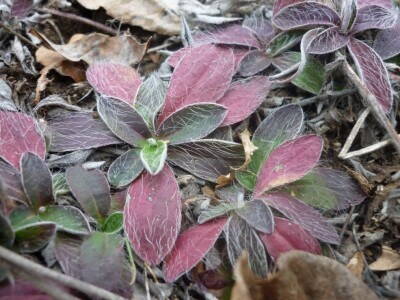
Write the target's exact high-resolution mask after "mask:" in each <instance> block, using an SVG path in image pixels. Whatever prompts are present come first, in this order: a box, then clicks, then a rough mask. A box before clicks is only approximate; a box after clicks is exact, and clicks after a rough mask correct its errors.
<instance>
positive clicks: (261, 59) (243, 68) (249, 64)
mask: <svg viewBox="0 0 400 300" xmlns="http://www.w3.org/2000/svg"><path fill="white" fill-rule="evenodd" d="M270 65H271V58H269V57H268V56H267V55H266V54H265V52H264V51H261V50H252V51H249V52H248V53H247V54H246V56H244V57H243V59H242V60H241V62H240V66H239V73H240V75H241V76H244V77H248V76H253V75H255V74H257V73H259V72H261V71H263V70H265V69H266V68H268V67H269V66H270Z"/></svg>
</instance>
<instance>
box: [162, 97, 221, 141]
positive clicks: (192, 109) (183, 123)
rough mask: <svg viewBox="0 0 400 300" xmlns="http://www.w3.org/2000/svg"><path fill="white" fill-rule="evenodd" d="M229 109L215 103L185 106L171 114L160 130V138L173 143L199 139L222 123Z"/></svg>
mask: <svg viewBox="0 0 400 300" xmlns="http://www.w3.org/2000/svg"><path fill="white" fill-rule="evenodd" d="M226 116H227V109H226V108H225V107H224V106H222V105H217V104H214V103H200V104H193V105H188V106H185V107H183V108H181V109H179V110H177V111H175V112H174V113H173V114H172V115H170V116H169V117H168V118H167V119H166V120H165V121H164V122H163V123H162V124H161V125H160V128H159V130H158V136H159V138H161V139H163V140H166V141H169V144H171V145H177V144H184V143H189V142H193V141H196V140H199V139H201V138H203V137H205V136H207V135H208V134H210V133H211V132H213V131H214V130H215V129H217V127H218V126H220V125H221V123H222V122H223V121H224V119H225V117H226Z"/></svg>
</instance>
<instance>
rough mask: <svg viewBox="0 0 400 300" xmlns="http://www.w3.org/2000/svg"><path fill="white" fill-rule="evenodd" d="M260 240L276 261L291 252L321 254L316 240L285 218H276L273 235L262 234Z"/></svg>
mask: <svg viewBox="0 0 400 300" xmlns="http://www.w3.org/2000/svg"><path fill="white" fill-rule="evenodd" d="M260 238H261V240H262V241H263V243H264V245H265V247H266V248H267V252H268V254H269V255H270V256H271V257H272V258H273V259H274V260H277V259H278V257H279V255H281V254H283V253H285V252H288V251H290V250H302V251H307V252H311V253H315V254H320V253H321V247H320V245H319V243H318V241H317V240H316V239H314V238H313V237H312V236H311V235H310V234H309V233H308V232H307V231H305V230H304V229H303V228H302V227H301V226H299V225H297V224H295V223H292V222H290V221H288V220H286V219H283V218H277V217H275V231H274V232H273V233H271V234H260Z"/></svg>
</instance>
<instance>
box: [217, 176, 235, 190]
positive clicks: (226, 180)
mask: <svg viewBox="0 0 400 300" xmlns="http://www.w3.org/2000/svg"><path fill="white" fill-rule="evenodd" d="M234 178H235V177H234V175H232V173H229V174H227V175H220V176H218V178H217V179H216V180H215V182H216V183H217V186H216V188H217V189H219V188H222V187H224V186H227V185H228V184H230V183H231V182H232V181H233V179H234Z"/></svg>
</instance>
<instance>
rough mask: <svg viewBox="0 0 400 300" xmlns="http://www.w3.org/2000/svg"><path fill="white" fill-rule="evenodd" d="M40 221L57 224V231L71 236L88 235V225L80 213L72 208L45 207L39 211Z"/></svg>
mask: <svg viewBox="0 0 400 300" xmlns="http://www.w3.org/2000/svg"><path fill="white" fill-rule="evenodd" d="M39 218H40V219H41V220H42V221H49V222H53V223H55V224H57V230H61V231H65V232H68V233H72V234H87V233H89V228H90V227H89V223H88V221H87V220H86V217H85V216H84V215H83V214H82V212H81V211H80V210H79V209H78V208H76V207H73V206H55V205H54V206H47V207H43V209H41V210H40V211H39Z"/></svg>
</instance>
